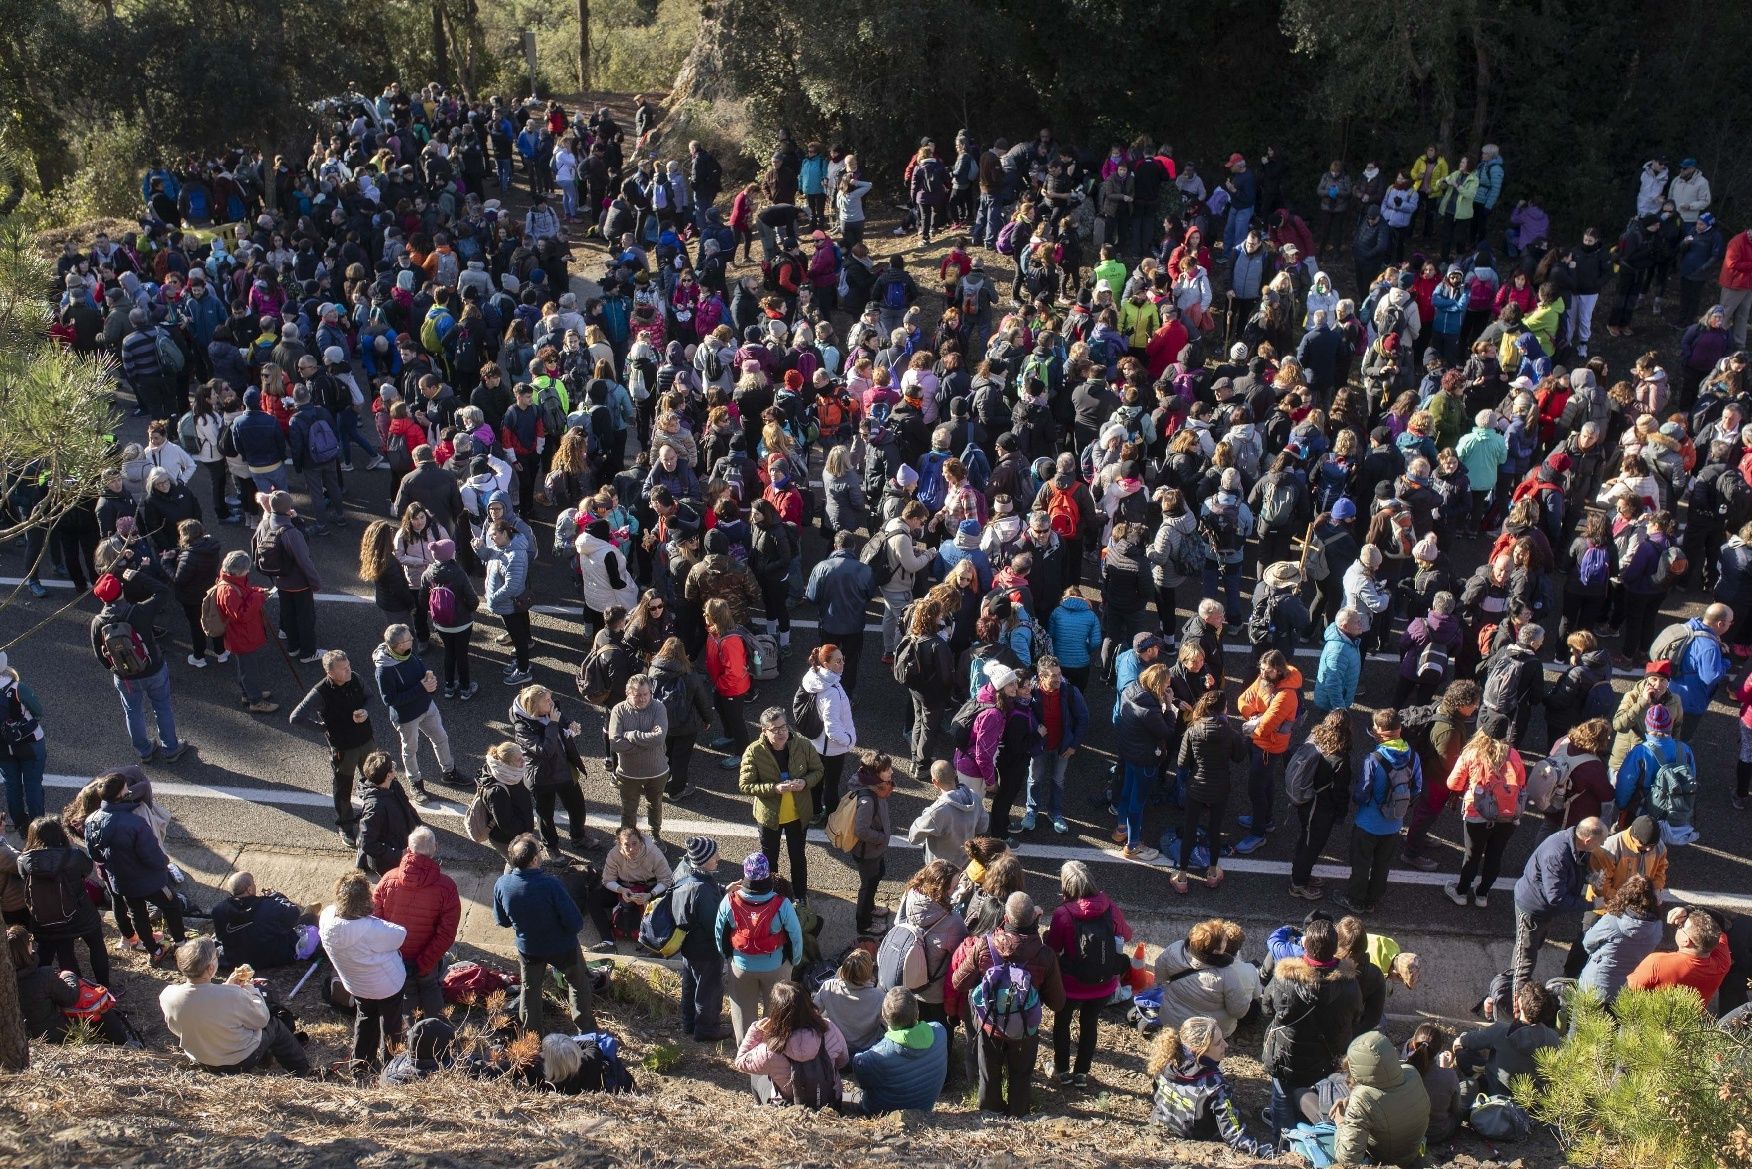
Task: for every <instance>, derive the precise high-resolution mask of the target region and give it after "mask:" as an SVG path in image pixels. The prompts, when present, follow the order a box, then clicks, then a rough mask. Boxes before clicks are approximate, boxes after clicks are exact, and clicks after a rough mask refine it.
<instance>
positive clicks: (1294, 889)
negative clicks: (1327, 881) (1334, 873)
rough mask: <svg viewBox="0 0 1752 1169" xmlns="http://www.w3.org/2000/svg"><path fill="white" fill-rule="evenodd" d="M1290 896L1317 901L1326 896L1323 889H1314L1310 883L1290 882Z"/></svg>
mask: <svg viewBox="0 0 1752 1169" xmlns="http://www.w3.org/2000/svg"><path fill="white" fill-rule="evenodd" d="M1290 896H1291V897H1300V898H1301V899H1302V900H1303V901H1318V900H1320V899H1321V898H1322V897H1324V896H1326V894H1325V892H1324V891H1322V890H1320V889H1316V888H1314V886H1312V885H1297V884H1295V883H1293V882H1292V883H1291V885H1290Z"/></svg>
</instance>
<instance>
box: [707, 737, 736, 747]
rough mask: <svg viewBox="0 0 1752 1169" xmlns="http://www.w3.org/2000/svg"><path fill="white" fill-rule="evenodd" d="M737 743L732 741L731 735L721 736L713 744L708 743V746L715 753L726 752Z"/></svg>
mask: <svg viewBox="0 0 1752 1169" xmlns="http://www.w3.org/2000/svg"><path fill="white" fill-rule="evenodd" d="M735 742H736V740H735V739H732V738H731V737H730V736H729V735H719V736H718V737H717V738H715V739H713V740H712V741H711V742H709V743H707V744H706V746H708V747H710V748H711V749H712V750H714V751H726V750H728V749H729V748H730V747H731V746H732V745H733V744H734V743H735Z"/></svg>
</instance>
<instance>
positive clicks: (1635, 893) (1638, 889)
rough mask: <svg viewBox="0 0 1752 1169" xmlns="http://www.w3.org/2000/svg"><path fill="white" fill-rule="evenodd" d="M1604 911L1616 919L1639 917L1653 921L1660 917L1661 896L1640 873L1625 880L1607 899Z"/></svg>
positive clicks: (1651, 883)
mask: <svg viewBox="0 0 1752 1169" xmlns="http://www.w3.org/2000/svg"><path fill="white" fill-rule="evenodd" d="M1605 910H1606V912H1607V913H1609V914H1612V915H1614V916H1616V917H1624V916H1627V915H1628V916H1631V917H1640V918H1642V919H1643V920H1645V921H1655V920H1657V919H1658V918H1659V917H1660V915H1661V894H1660V892H1659V890H1657V889H1656V888H1655V886H1654V884H1653V882H1651V881H1650V880H1649V879H1648V878H1647V877H1645V876H1643V875H1642V874H1641V873H1636V874H1633V875H1631V876H1629V877H1627V878H1625V880H1624V883H1623V884H1621V885H1619V886H1618V888H1617V889H1614V890H1613V891H1612V896H1611V897H1609V898H1607V900H1606V905H1605Z"/></svg>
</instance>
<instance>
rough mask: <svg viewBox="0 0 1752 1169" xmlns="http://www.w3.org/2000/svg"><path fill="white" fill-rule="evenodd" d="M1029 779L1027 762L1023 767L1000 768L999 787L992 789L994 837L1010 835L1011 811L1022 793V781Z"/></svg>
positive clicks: (992, 831) (992, 829)
mask: <svg viewBox="0 0 1752 1169" xmlns="http://www.w3.org/2000/svg"><path fill="white" fill-rule="evenodd" d="M1026 778H1028V766H1027V760H1023V764H1022V766H1021V767H1013V766H999V768H998V786H997V787H995V788H993V789H992V827H991V833H992V835H993V836H1007V835H1009V833H1010V809H1011V808H1012V807H1014V806H1015V804H1016V797H1017V796H1018V795H1020V794H1021V793H1022V781H1023V780H1025V779H1026Z"/></svg>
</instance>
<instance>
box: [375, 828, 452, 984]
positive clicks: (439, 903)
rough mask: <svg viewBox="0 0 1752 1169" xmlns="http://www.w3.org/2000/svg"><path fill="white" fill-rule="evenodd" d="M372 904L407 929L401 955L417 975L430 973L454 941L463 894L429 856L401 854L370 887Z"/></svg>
mask: <svg viewBox="0 0 1752 1169" xmlns="http://www.w3.org/2000/svg"><path fill="white" fill-rule="evenodd" d="M371 905H372V907H373V909H374V910H375V911H376V913H377V916H378V917H381V918H382V919H383V920H384V921H391V922H394V923H395V924H396V925H399V926H401V927H402V928H403V929H405V930H407V931H408V936H407V940H406V941H404V942H402V947H401V956H402V957H403V958H406V959H407V960H408V961H409V962H412V963H413V964H414V970H415V971H416V972H418V973H420V974H430V973H432V971H433V970H434V969H436V968H437V966H438V963H439V962H440V961H442V960H443V958H444V954H445V952H446V951H448V950H449V949H450V947H451V945H452V944H453V943H454V942H455V941H456V927H457V924H458V923H459V922H460V921H461V920H462V897H461V896H460V895H458V893H457V892H456V882H455V881H452V880H451V879H450V878H449V877H447V876H445V875H444V873H443V872H441V871H440V870H439V868H438V862H437V861H435V860H433V859H432V858H431V857H429V856H421V855H420V854H419V853H417V852H411V851H410V852H406V853H403V854H402V862H401V864H400V865H398V866H396V867H395V868H393V869H391V870H390V871H389V872H388V873H387V874H386V875H385V876H384V878H383V880H381V881H379V882H377V888H376V889H374V890H372V892H371Z"/></svg>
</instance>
